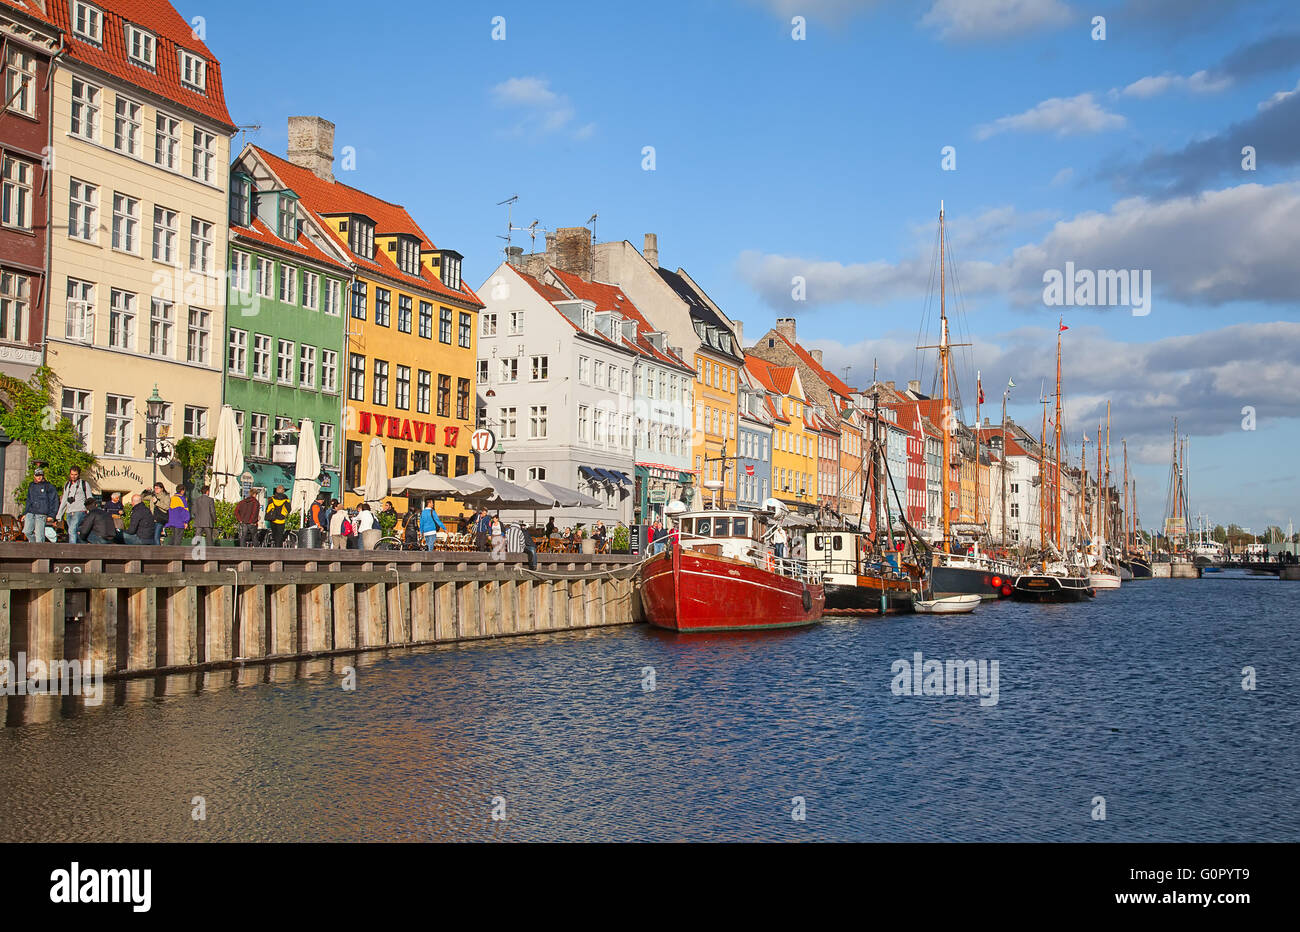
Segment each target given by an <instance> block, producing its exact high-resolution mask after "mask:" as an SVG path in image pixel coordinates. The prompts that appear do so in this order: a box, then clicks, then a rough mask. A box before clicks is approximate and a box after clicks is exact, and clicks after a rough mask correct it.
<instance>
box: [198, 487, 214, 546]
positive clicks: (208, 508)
mask: <svg viewBox="0 0 1300 932" xmlns="http://www.w3.org/2000/svg"><path fill="white" fill-rule="evenodd" d="M211 491H212V487H211V486H207V485H205V486H203V487H202V488H201V489H199V494H198V495H196V496H194V509H193V510H194V539H195V540H198V539H199V538H200V537H201V538H203V542H204V543H205V544H212V543H215V542H216V533H215V531H216V527H217V503H216V502H214V501H213V500H212V496H211V495H210V494H209V493H210V492H211Z"/></svg>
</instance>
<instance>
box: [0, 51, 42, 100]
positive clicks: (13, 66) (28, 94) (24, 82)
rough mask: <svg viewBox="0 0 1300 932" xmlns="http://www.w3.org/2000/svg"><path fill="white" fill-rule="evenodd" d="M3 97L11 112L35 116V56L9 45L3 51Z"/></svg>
mask: <svg viewBox="0 0 1300 932" xmlns="http://www.w3.org/2000/svg"><path fill="white" fill-rule="evenodd" d="M4 71H5V80H4V99H5V101H6V102H8V104H9V110H10V111H11V112H12V113H21V114H24V115H25V116H29V117H34V116H36V56H35V55H33V54H31V53H30V52H28V51H26V50H25V49H22V48H20V47H18V46H17V45H11V46H10V47H9V50H8V51H7V52H6V53H5V68H4Z"/></svg>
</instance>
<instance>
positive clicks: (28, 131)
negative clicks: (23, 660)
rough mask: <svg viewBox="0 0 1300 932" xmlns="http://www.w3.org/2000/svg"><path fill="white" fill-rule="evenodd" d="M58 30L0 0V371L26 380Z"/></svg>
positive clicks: (44, 230)
mask: <svg viewBox="0 0 1300 932" xmlns="http://www.w3.org/2000/svg"><path fill="white" fill-rule="evenodd" d="M59 35H60V34H59V30H58V29H57V28H56V27H55V26H54V25H53V24H52V23H51V22H49V21H48V19H47V18H46V17H44V16H43V15H42V14H41V10H40V7H39V6H37V5H35V4H33V3H30V2H24V0H0V71H3V74H4V80H3V82H2V83H0V181H2V182H3V198H2V199H0V372H3V373H4V374H5V375H8V376H13V377H15V378H18V379H22V380H24V381H26V380H27V379H29V378H30V377H31V376H32V373H33V372H35V371H36V368H37V367H38V366H40V364H41V360H42V353H41V347H42V344H43V343H44V342H45V314H46V307H47V302H48V301H49V290H48V288H47V287H46V278H45V268H46V261H47V259H48V255H49V253H48V250H49V225H48V222H47V218H48V217H49V203H50V186H49V179H48V177H47V174H48V173H47V171H46V164H47V156H48V153H49V145H50V126H51V124H50V92H49V73H50V61H51V58H52V57H53V55H54V54H55V53H56V52H57V50H58V46H59ZM4 463H5V475H4V476H0V488H3V489H4V498H3V500H0V512H3V513H5V514H16V513H18V512H20V511H22V509H21V508H19V507H18V506H17V504H16V502H15V501H14V498H13V490H14V489H15V488H16V487H17V486H18V484H19V482H21V481H22V479H23V477H24V476H25V475H26V472H27V453H26V449H25V447H24V446H23V445H22V444H20V443H14V444H13V445H12V446H10V447H8V449H7V450H6V455H5V457H4Z"/></svg>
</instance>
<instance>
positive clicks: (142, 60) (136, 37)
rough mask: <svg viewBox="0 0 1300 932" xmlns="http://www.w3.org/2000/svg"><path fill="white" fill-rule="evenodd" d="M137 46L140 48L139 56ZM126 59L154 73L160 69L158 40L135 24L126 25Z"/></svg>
mask: <svg viewBox="0 0 1300 932" xmlns="http://www.w3.org/2000/svg"><path fill="white" fill-rule="evenodd" d="M137 45H138V46H139V50H138V54H137ZM126 57H127V58H128V59H130V60H131V61H133V62H135V63H136V64H137V65H140V66H142V67H144V68H148V69H149V70H150V71H153V70H154V69H155V68H157V67H158V39H157V37H156V36H155V35H154V34H153V33H152V32H149V31H148V30H145V29H141V28H140V27H139V26H137V25H136V24H135V23H127V24H126Z"/></svg>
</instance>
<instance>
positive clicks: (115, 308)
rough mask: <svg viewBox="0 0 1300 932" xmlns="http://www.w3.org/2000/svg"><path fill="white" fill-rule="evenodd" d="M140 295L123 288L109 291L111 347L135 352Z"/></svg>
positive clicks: (109, 336) (109, 335) (109, 342)
mask: <svg viewBox="0 0 1300 932" xmlns="http://www.w3.org/2000/svg"><path fill="white" fill-rule="evenodd" d="M138 298H139V296H138V295H137V294H135V292H132V291H126V290H124V289H122V288H112V289H110V290H109V293H108V305H109V311H108V345H109V347H110V348H111V349H120V350H127V351H128V352H132V353H133V352H135V339H136V320H137V318H136V313H137V301H138Z"/></svg>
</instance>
